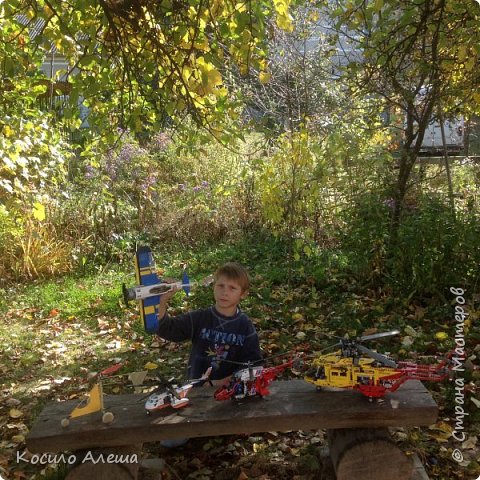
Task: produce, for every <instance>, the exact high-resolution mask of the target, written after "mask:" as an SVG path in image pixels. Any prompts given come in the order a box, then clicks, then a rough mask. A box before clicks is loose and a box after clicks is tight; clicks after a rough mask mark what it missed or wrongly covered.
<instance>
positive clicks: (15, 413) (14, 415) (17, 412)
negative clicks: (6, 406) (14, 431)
mask: <svg viewBox="0 0 480 480" xmlns="http://www.w3.org/2000/svg"><path fill="white" fill-rule="evenodd" d="M9 415H10V418H20V417H23V412H22V411H21V410H18V409H17V408H11V409H10V413H9Z"/></svg>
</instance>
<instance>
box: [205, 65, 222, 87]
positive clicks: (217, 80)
mask: <svg viewBox="0 0 480 480" xmlns="http://www.w3.org/2000/svg"><path fill="white" fill-rule="evenodd" d="M207 78H208V82H209V83H210V84H211V85H214V86H217V85H220V84H221V83H222V76H221V75H220V72H219V71H218V70H215V69H214V68H212V69H211V70H209V71H208V73H207Z"/></svg>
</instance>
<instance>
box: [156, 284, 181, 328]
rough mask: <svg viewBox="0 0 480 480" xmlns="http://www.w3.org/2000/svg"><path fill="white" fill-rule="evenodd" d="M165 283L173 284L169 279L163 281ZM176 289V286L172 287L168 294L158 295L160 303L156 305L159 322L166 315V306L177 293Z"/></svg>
mask: <svg viewBox="0 0 480 480" xmlns="http://www.w3.org/2000/svg"><path fill="white" fill-rule="evenodd" d="M165 283H175V281H174V280H171V279H167V278H166V279H165ZM177 290H178V287H177V286H176V285H172V289H171V290H169V291H168V292H165V293H162V295H160V303H159V305H158V318H159V319H160V320H161V319H162V318H163V317H164V316H165V314H166V313H167V305H168V302H169V301H170V299H171V298H172V297H173V296H174V295H175V293H176V292H177Z"/></svg>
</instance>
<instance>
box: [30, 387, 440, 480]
mask: <svg viewBox="0 0 480 480" xmlns="http://www.w3.org/2000/svg"><path fill="white" fill-rule="evenodd" d="M270 391H271V394H270V395H269V396H266V397H264V398H260V397H256V398H247V399H244V400H241V401H235V400H229V401H223V402H218V401H216V400H214V398H213V389H212V388H210V387H201V388H195V389H193V390H192V391H191V392H190V394H189V398H190V400H191V403H190V405H189V406H187V407H185V408H182V409H179V410H173V409H171V408H166V409H163V410H159V411H158V412H155V413H152V414H150V415H148V414H147V413H146V411H145V409H144V395H141V394H126V395H106V396H105V400H104V405H105V410H107V411H109V412H112V413H113V414H114V421H113V422H112V423H111V424H110V425H105V424H103V423H102V421H101V413H100V412H98V413H94V414H90V415H86V416H84V417H78V418H74V419H72V420H71V422H70V425H69V426H68V427H66V428H64V427H62V426H61V419H62V418H65V417H66V416H67V415H68V414H69V413H70V412H71V411H72V409H73V408H74V407H75V406H76V404H77V402H75V401H68V402H57V403H51V404H49V405H47V406H46V407H45V409H44V410H43V411H42V412H41V414H40V415H39V416H38V418H37V419H36V421H35V424H34V425H33V427H32V429H31V431H30V432H29V434H28V436H27V440H26V442H27V447H28V449H29V450H30V451H31V452H33V453H40V452H64V451H71V452H75V451H79V450H84V451H88V450H89V449H97V450H98V449H110V450H108V451H110V452H112V451H113V452H114V451H117V450H118V451H122V452H125V451H128V449H130V450H131V451H137V452H138V451H140V450H141V444H143V443H147V442H155V441H159V440H163V439H177V438H193V437H205V436H217V435H232V434H244V433H258V432H268V431H290V430H316V429H327V433H328V437H329V440H330V451H331V456H332V460H333V462H334V467H335V469H336V473H337V478H349V475H351V472H355V477H351V478H356V479H361V478H369V477H368V475H369V474H371V472H372V468H373V469H374V470H375V475H374V477H370V478H375V479H377V480H380V479H383V478H391V475H392V474H393V473H394V475H395V478H397V479H402V478H405V479H410V477H411V471H412V467H411V462H409V460H408V459H407V458H406V456H405V455H404V454H403V452H401V450H400V449H399V448H398V447H397V446H396V445H395V444H394V442H392V441H391V440H390V439H389V437H388V431H387V430H386V429H387V427H405V426H421V425H431V424H433V423H435V421H436V419H437V415H438V408H437V405H436V403H435V402H434V400H433V399H432V397H431V395H430V394H429V393H428V391H427V390H426V389H425V387H424V386H423V385H422V384H421V383H420V382H418V381H409V382H406V383H405V384H404V385H402V387H401V388H399V389H398V390H397V391H396V392H394V393H392V394H387V396H386V397H385V398H384V399H382V400H381V401H373V402H369V400H368V399H367V398H366V397H364V396H363V395H361V394H360V393H359V392H356V391H351V390H341V391H335V392H332V391H327V390H321V391H316V388H315V387H314V386H313V385H311V384H309V383H306V382H304V381H303V380H288V381H276V382H274V383H273V384H272V385H271V387H270ZM142 399H143V400H142ZM391 462H394V465H393V466H392V465H391ZM387 464H388V471H389V475H387V476H382V471H383V470H384V469H385V470H387V468H386V466H387ZM123 467H124V466H123ZM123 467H122V472H120V471H119V472H120V473H119V472H117V473H115V474H112V477H111V478H115V479H116V480H123V479H124V478H125V479H127V478H129V479H134V478H136V475H137V473H136V470H138V466H137V468H135V465H130V466H129V467H128V468H123ZM130 467H131V468H130ZM78 468H80V469H82V472H81V473H80V476H78V475H79V474H78V472H77V473H75V469H73V470H72V472H71V474H70V475H69V476H68V479H69V480H75V479H77V478H87V477H88V478H89V480H97V479H100V478H102V479H103V480H107V478H110V477H108V476H105V475H106V474H105V472H106V471H107V470H108V471H113V470H114V469H115V465H107V466H105V465H101V464H100V463H98V464H95V465H91V470H89V473H88V475H87V474H86V473H85V472H86V470H85V469H86V468H89V467H88V465H87V464H86V463H83V464H81V465H79V466H78V467H77V470H78ZM127 471H128V473H125V472H127ZM369 471H370V473H368V472H369ZM92 472H93V473H92ZM95 472H98V475H97V473H95ZM101 472H103V473H101ZM349 472H350V473H349ZM362 472H363V473H362ZM386 473H387V472H385V474H386ZM122 474H125V475H129V476H121V475H122ZM115 475H116V476H115Z"/></svg>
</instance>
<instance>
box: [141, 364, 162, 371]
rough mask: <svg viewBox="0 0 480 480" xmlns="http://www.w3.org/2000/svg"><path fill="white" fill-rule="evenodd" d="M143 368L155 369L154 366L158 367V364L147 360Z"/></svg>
mask: <svg viewBox="0 0 480 480" xmlns="http://www.w3.org/2000/svg"><path fill="white" fill-rule="evenodd" d="M143 368H146V369H147V370H155V369H156V368H158V365H157V364H156V363H153V362H147V363H146V364H145V365H144V366H143Z"/></svg>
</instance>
